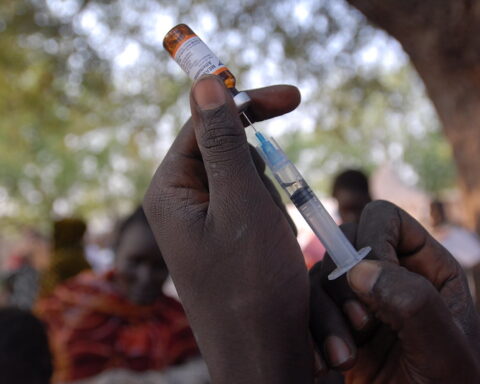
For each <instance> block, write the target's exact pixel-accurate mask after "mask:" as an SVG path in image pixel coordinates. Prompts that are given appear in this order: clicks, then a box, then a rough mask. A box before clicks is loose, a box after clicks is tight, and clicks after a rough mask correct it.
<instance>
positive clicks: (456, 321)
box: [144, 76, 480, 384]
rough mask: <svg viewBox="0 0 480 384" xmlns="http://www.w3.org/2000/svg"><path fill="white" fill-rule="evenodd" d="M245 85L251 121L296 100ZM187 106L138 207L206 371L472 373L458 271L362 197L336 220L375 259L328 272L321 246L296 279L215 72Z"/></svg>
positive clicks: (218, 375) (428, 242) (287, 231)
mask: <svg viewBox="0 0 480 384" xmlns="http://www.w3.org/2000/svg"><path fill="white" fill-rule="evenodd" d="M249 94H250V97H251V98H252V105H251V107H250V109H251V110H250V111H249V112H250V113H251V116H252V118H253V120H255V121H259V120H262V119H266V118H269V117H273V116H278V115H280V114H282V113H285V112H288V111H290V110H292V109H293V108H295V106H296V105H297V104H298V103H299V94H298V91H297V90H296V89H295V88H293V87H288V86H276V87H267V88H264V89H259V90H256V91H250V92H249ZM190 106H191V111H192V119H190V120H189V121H188V122H187V123H186V124H185V126H184V127H183V129H182V130H181V131H180V133H179V135H178V136H177V138H176V140H175V141H174V143H173V144H172V146H171V148H170V150H169V152H168V153H167V155H166V156H165V158H164V160H163V162H162V164H161V165H160V167H159V169H158V170H157V172H156V173H155V176H154V178H153V180H152V182H151V185H150V187H149V190H148V192H147V195H146V197H145V201H144V207H145V212H146V214H147V216H148V220H149V222H150V225H151V228H152V230H153V231H154V233H155V236H156V239H157V241H158V242H159V244H161V245H162V252H163V256H164V258H165V260H166V262H167V264H168V268H169V271H170V273H171V275H172V279H173V281H174V282H175V286H176V287H177V289H178V294H179V296H180V298H181V299H182V303H183V304H184V306H185V308H186V310H187V313H188V316H189V319H190V322H191V325H192V328H193V329H194V330H195V335H196V336H197V338H198V343H199V346H200V348H201V351H202V354H203V356H204V358H205V361H206V363H207V366H208V368H209V370H210V374H211V377H212V382H213V383H221V384H223V383H229V384H236V383H239V384H240V383H241V384H244V383H255V384H257V383H258V384H260V383H262V384H263V383H265V384H283V383H285V384H291V383H298V384H303V383H312V382H313V380H314V373H318V374H321V373H325V372H327V371H328V370H329V369H333V370H338V371H345V373H344V377H345V381H346V382H347V383H355V384H371V383H377V384H381V383H392V384H393V383H411V384H413V383H425V384H427V383H428V384H434V383H435V384H437V383H452V384H456V383H479V382H480V365H479V358H480V324H479V317H478V315H477V313H476V312H475V309H474V307H473V302H472V298H471V296H470V294H469V292H468V288H467V286H466V282H465V276H464V274H463V271H462V269H461V268H460V266H459V265H458V263H457V262H456V261H455V260H454V259H453V257H452V256H451V255H450V254H449V253H448V252H447V251H446V250H445V249H444V248H443V247H442V246H441V245H440V244H439V243H438V242H436V241H435V240H434V239H433V238H432V237H431V236H430V235H429V234H428V232H427V231H426V230H425V229H424V228H423V227H422V226H421V225H420V224H419V223H418V222H417V221H415V220H414V219H413V218H412V217H411V216H409V215H408V214H407V213H406V212H404V211H402V210H401V209H399V208H398V207H396V206H394V205H393V204H390V203H387V202H384V201H376V202H372V203H370V204H368V205H367V206H366V207H365V209H364V210H363V211H362V214H361V217H360V220H359V222H358V224H350V225H347V226H345V228H344V230H345V232H346V234H347V236H348V237H349V238H350V240H351V241H352V243H353V244H354V246H355V247H356V248H357V249H360V248H362V247H364V246H371V247H372V252H371V254H370V255H369V257H370V258H374V259H375V260H363V261H361V262H360V263H358V264H357V265H356V266H355V267H354V268H352V269H351V270H350V271H349V272H348V274H347V275H344V276H342V277H340V278H339V279H337V280H333V281H330V280H328V279H327V278H326V276H328V273H329V272H330V271H331V270H332V267H333V266H332V263H331V262H330V263H329V262H328V257H326V261H325V262H324V263H322V264H321V265H320V268H314V270H313V272H312V276H311V279H309V276H308V274H307V270H306V267H305V263H304V261H303V257H302V253H301V250H300V247H299V245H298V243H297V241H296V239H295V236H294V233H293V231H292V230H291V227H290V226H289V225H288V221H287V218H286V217H285V215H284V212H283V211H282V210H281V209H280V208H279V205H278V204H276V200H275V198H272V195H271V194H270V193H269V189H268V188H267V187H266V185H265V183H264V182H263V181H264V169H265V168H264V166H262V165H261V164H256V163H255V162H254V161H253V159H252V154H251V151H250V148H249V146H248V143H247V139H246V135H245V131H244V129H243V126H242V122H241V120H240V119H239V116H238V111H237V109H236V107H235V104H234V102H233V100H232V96H231V94H230V93H229V92H228V91H227V89H226V88H225V86H224V84H223V82H222V81H221V80H220V79H219V78H217V77H215V76H208V77H202V78H200V80H198V81H197V82H196V83H195V85H194V88H193V90H192V92H191V95H190ZM315 271H317V272H318V273H315ZM318 277H319V278H318ZM322 277H323V278H322ZM312 336H313V341H314V343H315V344H316V346H317V348H316V351H317V354H316V359H315V354H314V348H313V344H314V343H313V342H312ZM314 361H316V367H317V369H316V372H315V370H314V366H315V363H314ZM319 382H320V383H322V382H323V383H325V379H323V378H321V377H319Z"/></svg>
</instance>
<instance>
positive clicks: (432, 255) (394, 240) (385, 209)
mask: <svg viewBox="0 0 480 384" xmlns="http://www.w3.org/2000/svg"><path fill="white" fill-rule="evenodd" d="M367 245H369V246H371V247H372V252H373V254H374V255H375V256H376V257H377V258H378V259H379V260H387V261H391V262H393V263H396V264H400V265H402V266H404V267H406V268H407V269H409V270H410V271H412V272H415V273H418V274H420V275H422V276H424V277H426V278H427V279H428V280H429V281H430V282H432V283H433V285H434V286H435V287H436V288H437V289H439V288H441V287H442V285H443V284H444V283H445V281H448V280H449V279H451V278H453V277H455V276H456V275H458V274H461V268H460V266H459V265H458V263H457V262H456V261H455V259H454V258H453V256H452V255H451V254H450V253H449V252H448V251H447V250H446V249H445V248H443V247H442V246H441V245H440V244H439V243H438V242H437V241H436V240H435V239H434V238H433V237H432V236H431V235H430V234H429V233H428V232H427V230H426V229H425V228H424V227H423V226H422V225H421V224H420V223H419V222H418V221H417V220H415V219H414V218H413V217H412V216H410V215H409V214H408V213H407V212H405V211H404V210H403V209H401V208H399V207H397V206H395V205H394V204H392V203H389V202H387V201H382V200H378V201H374V202H371V203H369V204H368V205H367V206H366V207H365V209H364V210H363V212H362V216H361V218H360V222H359V225H358V231H357V247H364V246H367Z"/></svg>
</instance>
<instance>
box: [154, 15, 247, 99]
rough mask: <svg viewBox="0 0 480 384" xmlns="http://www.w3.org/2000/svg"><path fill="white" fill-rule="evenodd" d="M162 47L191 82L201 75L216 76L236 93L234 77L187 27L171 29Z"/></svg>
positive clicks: (181, 26) (181, 25) (180, 26)
mask: <svg viewBox="0 0 480 384" xmlns="http://www.w3.org/2000/svg"><path fill="white" fill-rule="evenodd" d="M163 46H164V48H165V49H166V50H167V51H168V53H169V54H170V56H172V58H173V59H174V60H175V61H176V62H177V63H178V65H179V66H180V67H181V68H182V69H183V70H184V71H185V73H187V75H188V76H189V77H190V78H191V79H192V80H197V79H198V78H199V77H200V76H202V75H207V74H213V75H217V76H219V77H220V78H221V79H222V80H223V82H224V83H225V86H226V87H227V88H229V89H230V90H231V91H232V93H233V94H234V95H236V94H237V93H238V91H237V89H236V88H235V83H236V80H235V76H233V74H232V72H230V70H229V69H228V68H227V67H226V66H225V65H224V64H223V63H222V62H221V61H220V59H219V58H218V57H217V56H216V55H215V54H214V53H213V52H212V51H211V50H210V48H208V46H207V45H206V44H205V43H204V42H203V41H202V40H201V39H200V38H199V37H198V36H197V35H196V34H195V32H193V31H192V30H191V29H190V27H189V26H188V25H185V24H179V25H177V26H176V27H173V28H172V29H171V30H170V31H169V32H168V33H167V34H166V35H165V38H164V39H163Z"/></svg>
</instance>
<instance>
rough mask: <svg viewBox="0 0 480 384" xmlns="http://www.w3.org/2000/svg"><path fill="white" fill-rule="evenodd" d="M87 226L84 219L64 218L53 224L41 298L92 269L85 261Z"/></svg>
mask: <svg viewBox="0 0 480 384" xmlns="http://www.w3.org/2000/svg"><path fill="white" fill-rule="evenodd" d="M86 231H87V224H86V223H85V221H83V220H82V219H77V218H73V217H72V218H64V219H60V220H55V222H54V223H53V247H52V254H51V257H50V264H49V266H48V268H47V270H46V271H45V272H44V273H43V275H42V277H41V281H40V296H45V295H49V294H50V293H52V291H53V290H54V289H55V287H56V286H57V285H59V284H61V283H63V282H64V281H66V280H68V279H70V278H72V277H74V276H76V275H78V274H79V273H81V272H82V271H85V270H87V269H90V265H89V264H88V262H87V260H86V259H85V250H84V247H83V238H84V236H85V232H86Z"/></svg>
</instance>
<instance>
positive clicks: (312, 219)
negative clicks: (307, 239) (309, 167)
mask: <svg viewBox="0 0 480 384" xmlns="http://www.w3.org/2000/svg"><path fill="white" fill-rule="evenodd" d="M242 115H243V116H244V118H245V119H246V121H247V122H248V123H249V124H250V126H251V127H252V129H253V131H254V133H255V137H256V139H257V141H258V144H259V145H258V146H257V150H258V152H259V153H260V155H261V156H262V158H263V159H264V161H265V163H266V164H267V166H268V167H269V168H270V170H271V171H272V173H273V175H274V177H275V179H276V180H277V182H278V183H279V184H280V186H281V187H282V188H283V190H284V191H285V192H286V193H287V195H288V197H289V198H290V200H291V201H292V203H293V204H294V205H295V206H296V207H297V209H298V210H299V211H300V213H301V214H302V216H303V217H304V219H305V221H306V222H307V223H308V224H309V226H310V227H311V228H312V230H313V232H314V233H315V234H316V235H317V237H318V238H319V239H320V241H321V242H322V243H323V245H324V246H325V249H326V250H327V252H328V254H329V255H330V257H331V258H332V260H333V261H334V262H335V264H336V265H337V268H336V269H335V270H334V271H333V272H332V273H331V274H330V275H329V276H328V278H329V279H330V280H333V279H336V278H337V277H339V276H341V275H342V274H344V273H345V272H347V271H348V270H349V269H350V268H352V267H353V266H354V265H356V264H357V263H358V262H359V261H360V260H362V259H363V258H364V257H365V256H366V255H367V254H368V253H369V252H370V250H371V249H370V247H366V248H363V249H361V250H360V251H358V252H357V251H356V250H355V248H353V246H352V244H351V243H350V242H349V241H348V239H347V238H346V237H345V235H344V234H343V232H342V231H341V230H340V228H339V227H338V226H337V224H336V223H335V221H334V220H333V219H332V217H331V216H330V214H329V213H328V212H327V210H326V209H325V207H324V206H323V204H322V203H321V202H320V200H319V199H318V197H317V196H316V195H315V193H314V192H313V191H312V189H311V188H310V186H309V185H308V184H307V183H306V181H305V179H304V178H303V176H302V175H301V174H300V172H299V171H298V169H297V168H296V167H295V165H294V164H293V163H292V162H291V161H290V160H289V159H288V157H287V156H286V154H285V153H284V152H283V150H282V149H281V148H280V147H279V145H278V144H277V143H276V142H275V140H274V139H272V138H270V139H267V138H265V136H264V135H263V134H262V133H261V132H259V131H258V130H257V129H256V128H255V127H254V125H253V124H252V122H251V121H250V120H249V118H248V117H247V115H246V114H245V113H243V114H242Z"/></svg>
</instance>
